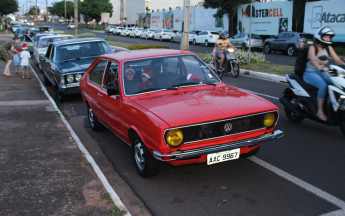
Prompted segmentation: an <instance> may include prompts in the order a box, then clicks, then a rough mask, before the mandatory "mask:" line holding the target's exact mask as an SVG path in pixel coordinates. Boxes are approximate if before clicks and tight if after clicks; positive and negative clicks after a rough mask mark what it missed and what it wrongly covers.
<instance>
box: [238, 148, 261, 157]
mask: <svg viewBox="0 0 345 216" xmlns="http://www.w3.org/2000/svg"><path fill="white" fill-rule="evenodd" d="M260 148H261V146H259V147H257V148H256V149H254V150H253V151H250V152H248V153H245V154H241V158H247V157H251V156H254V155H256V154H257V153H258V152H259V151H260Z"/></svg>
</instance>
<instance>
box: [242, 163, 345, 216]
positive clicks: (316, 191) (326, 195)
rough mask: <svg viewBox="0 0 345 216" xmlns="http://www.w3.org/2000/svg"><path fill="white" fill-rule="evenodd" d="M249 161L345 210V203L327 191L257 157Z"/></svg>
mask: <svg viewBox="0 0 345 216" xmlns="http://www.w3.org/2000/svg"><path fill="white" fill-rule="evenodd" d="M248 159H249V160H251V161H253V162H254V163H257V164H259V165H260V166H262V167H264V168H266V169H268V170H270V171H272V172H274V173H275V174H277V175H279V176H281V177H283V178H284V179H286V180H288V181H291V182H292V183H294V184H296V185H298V186H300V187H301V188H303V189H305V190H307V191H309V192H311V193H313V194H315V195H316V196H318V197H320V198H322V199H324V200H326V201H328V202H330V203H332V204H334V205H336V206H338V207H340V208H342V209H345V202H344V201H343V200H341V199H338V198H337V197H335V196H333V195H331V194H329V193H327V192H325V191H323V190H321V189H319V188H317V187H315V186H313V185H311V184H309V183H307V182H305V181H303V180H301V179H299V178H297V177H295V176H293V175H290V174H289V173H287V172H285V171H283V170H281V169H279V168H277V167H275V166H273V165H271V164H269V163H267V162H265V161H263V160H261V159H259V158H257V157H249V158H248Z"/></svg>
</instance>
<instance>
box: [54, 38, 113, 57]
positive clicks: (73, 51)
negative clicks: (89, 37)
mask: <svg viewBox="0 0 345 216" xmlns="http://www.w3.org/2000/svg"><path fill="white" fill-rule="evenodd" d="M111 52H112V50H111V48H110V47H109V45H108V44H107V42H105V41H90V42H82V43H73V44H66V45H60V46H58V47H57V48H56V57H55V58H56V59H55V61H62V60H67V59H75V58H82V57H91V56H92V57H95V56H100V55H103V54H106V53H111Z"/></svg>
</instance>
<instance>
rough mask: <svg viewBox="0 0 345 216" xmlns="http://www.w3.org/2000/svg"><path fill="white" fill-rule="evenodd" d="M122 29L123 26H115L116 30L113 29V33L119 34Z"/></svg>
mask: <svg viewBox="0 0 345 216" xmlns="http://www.w3.org/2000/svg"><path fill="white" fill-rule="evenodd" d="M122 29H123V27H117V26H115V27H114V30H113V35H119V34H120V33H121V31H122Z"/></svg>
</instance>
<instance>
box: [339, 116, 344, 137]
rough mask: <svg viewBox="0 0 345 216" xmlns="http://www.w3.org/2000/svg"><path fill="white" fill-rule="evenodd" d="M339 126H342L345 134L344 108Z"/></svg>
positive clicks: (341, 128) (341, 129)
mask: <svg viewBox="0 0 345 216" xmlns="http://www.w3.org/2000/svg"><path fill="white" fill-rule="evenodd" d="M339 127H340V131H341V132H342V133H343V135H344V136H345V111H344V110H343V111H342V112H341V113H340V118H339Z"/></svg>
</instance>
